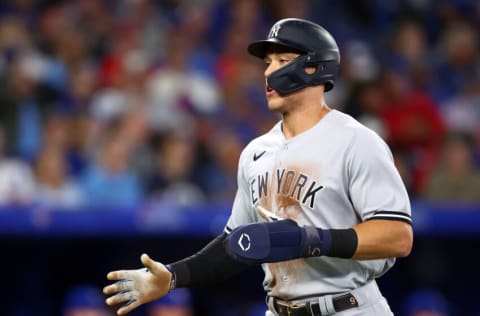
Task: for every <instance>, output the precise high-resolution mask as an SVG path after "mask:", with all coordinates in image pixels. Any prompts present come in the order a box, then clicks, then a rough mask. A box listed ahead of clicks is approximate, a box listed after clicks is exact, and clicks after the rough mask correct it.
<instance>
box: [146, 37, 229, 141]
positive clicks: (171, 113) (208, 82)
mask: <svg viewBox="0 0 480 316" xmlns="http://www.w3.org/2000/svg"><path fill="white" fill-rule="evenodd" d="M191 51H192V47H191V46H190V43H189V42H188V41H187V40H186V39H185V38H184V36H183V34H182V30H181V29H179V28H177V29H173V30H171V33H169V41H168V45H167V56H166V60H165V63H164V64H163V65H162V67H160V68H159V69H158V70H156V71H155V72H154V73H153V74H152V75H151V77H150V78H149V79H148V81H147V83H146V85H147V98H148V100H149V103H150V108H149V111H148V117H149V119H150V123H151V127H152V128H153V129H155V130H157V131H165V130H171V129H176V128H177V129H178V128H180V129H188V130H189V131H190V132H193V131H194V130H195V125H196V124H195V117H194V115H195V114H208V113H212V112H214V111H215V110H216V109H217V108H218V104H219V100H220V95H219V91H218V87H217V84H216V82H215V81H214V80H213V78H211V77H209V76H206V75H205V73H203V72H200V71H192V70H189V69H188V67H187V66H188V65H187V62H188V58H189V54H190V52H191Z"/></svg>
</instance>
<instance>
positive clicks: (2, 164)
mask: <svg viewBox="0 0 480 316" xmlns="http://www.w3.org/2000/svg"><path fill="white" fill-rule="evenodd" d="M4 148H5V136H4V132H3V128H2V126H1V125H0V206H6V205H25V204H30V203H31V202H32V200H33V198H34V192H35V180H34V178H33V175H32V171H31V169H30V166H29V165H28V164H26V163H24V162H23V161H21V160H19V159H14V158H7V157H6V156H5V150H4Z"/></svg>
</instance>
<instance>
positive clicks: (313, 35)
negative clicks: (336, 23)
mask: <svg viewBox="0 0 480 316" xmlns="http://www.w3.org/2000/svg"><path fill="white" fill-rule="evenodd" d="M272 45H281V46H285V47H288V48H291V49H292V50H294V51H297V52H298V51H299V52H301V53H302V54H301V55H300V56H299V57H297V58H295V60H293V61H292V62H290V63H289V64H287V65H285V66H284V67H282V68H280V69H278V70H276V71H275V72H273V73H272V74H271V75H270V76H269V77H268V78H267V82H268V84H269V85H270V87H272V88H273V89H275V90H276V91H277V92H278V93H280V94H289V93H292V92H295V91H298V90H301V89H303V88H305V87H308V86H315V85H320V84H324V85H325V91H329V90H331V89H333V86H334V82H335V78H336V76H337V73H338V66H339V64H340V53H339V49H338V46H337V43H336V42H335V39H334V38H333V37H332V35H331V34H330V33H329V32H328V31H327V30H325V29H324V28H323V27H321V26H320V25H318V24H315V23H313V22H310V21H307V20H302V19H283V20H280V21H278V22H277V23H275V24H274V25H273V26H272V28H271V29H270V32H269V34H268V36H267V39H266V40H261V41H257V42H254V43H252V44H250V45H249V46H248V52H249V53H250V54H252V55H254V56H256V57H259V58H264V57H265V55H266V54H267V52H268V49H269V48H270V46H272ZM307 67H315V72H313V73H312V74H308V73H307V72H306V71H305V68H307Z"/></svg>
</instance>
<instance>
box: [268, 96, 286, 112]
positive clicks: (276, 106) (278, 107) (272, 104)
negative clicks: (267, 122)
mask: <svg viewBox="0 0 480 316" xmlns="http://www.w3.org/2000/svg"><path fill="white" fill-rule="evenodd" d="M267 104H268V109H269V110H270V111H272V112H281V111H282V108H283V102H282V100H280V99H279V98H268V99H267Z"/></svg>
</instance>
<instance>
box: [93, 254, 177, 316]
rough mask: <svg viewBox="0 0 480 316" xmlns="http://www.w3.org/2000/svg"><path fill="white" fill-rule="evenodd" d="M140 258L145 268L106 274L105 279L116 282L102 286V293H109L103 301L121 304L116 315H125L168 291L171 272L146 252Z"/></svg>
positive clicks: (110, 303)
mask: <svg viewBox="0 0 480 316" xmlns="http://www.w3.org/2000/svg"><path fill="white" fill-rule="evenodd" d="M140 260H141V261H142V264H143V265H144V266H145V268H140V269H135V270H118V271H113V272H110V273H108V274H107V279H109V280H112V281H117V282H115V283H113V284H110V285H108V286H106V287H104V288H103V293H105V294H106V295H110V297H109V298H107V299H106V301H105V302H106V303H107V304H108V305H117V304H122V306H121V307H120V309H118V311H117V314H118V315H125V314H127V313H129V312H131V311H132V310H134V309H135V308H137V307H138V306H140V305H142V304H145V303H148V302H151V301H153V300H156V299H159V298H161V297H163V296H165V295H166V294H168V292H169V291H170V282H171V279H172V274H171V272H170V271H168V270H167V268H166V267H165V266H164V265H163V264H161V263H160V262H156V261H154V260H152V259H151V258H150V257H149V256H148V255H147V254H143V255H142V256H141V257H140Z"/></svg>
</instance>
